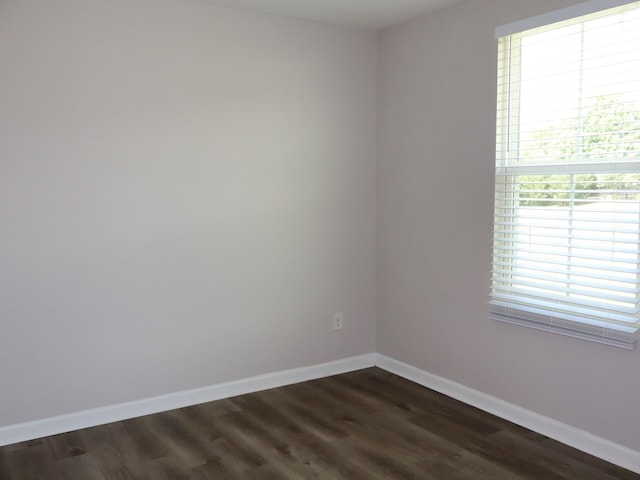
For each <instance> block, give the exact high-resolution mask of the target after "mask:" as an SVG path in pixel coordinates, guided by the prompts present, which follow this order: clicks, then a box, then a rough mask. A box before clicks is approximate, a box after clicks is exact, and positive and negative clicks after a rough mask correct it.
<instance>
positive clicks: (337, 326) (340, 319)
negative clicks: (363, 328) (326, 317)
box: [333, 312, 344, 330]
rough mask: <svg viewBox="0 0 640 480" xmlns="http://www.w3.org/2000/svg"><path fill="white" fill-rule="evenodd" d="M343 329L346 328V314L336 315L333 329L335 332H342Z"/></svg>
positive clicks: (334, 315)
mask: <svg viewBox="0 0 640 480" xmlns="http://www.w3.org/2000/svg"><path fill="white" fill-rule="evenodd" d="M342 327H344V314H343V313H342V312H340V313H334V314H333V329H334V330H342Z"/></svg>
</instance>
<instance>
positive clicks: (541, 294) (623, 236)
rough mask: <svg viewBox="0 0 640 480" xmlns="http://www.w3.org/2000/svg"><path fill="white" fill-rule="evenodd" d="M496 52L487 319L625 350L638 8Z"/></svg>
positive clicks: (632, 295)
mask: <svg viewBox="0 0 640 480" xmlns="http://www.w3.org/2000/svg"><path fill="white" fill-rule="evenodd" d="M606 3H607V2H605V4H606ZM608 3H611V2H610V1H609V2H608ZM615 3H620V2H615ZM585 5H586V7H588V9H590V11H591V10H594V9H595V8H594V6H595V5H597V2H594V1H592V2H587V4H585ZM585 5H583V7H584V6H585ZM581 8H582V7H578V8H577V11H580V12H581V13H582V10H584V8H582V10H581ZM567 14H568V10H567V9H564V10H562V11H559V15H560V18H568V15H567ZM549 18H558V15H555V16H554V15H550V16H549ZM535 21H536V22H539V21H540V18H537V19H536V20H535ZM524 24H527V22H526V21H525V22H524V23H521V24H520V25H524ZM514 25H516V26H517V25H518V24H512V25H511V26H507V27H506V28H502V29H500V28H499V29H498V30H497V32H498V34H500V33H501V32H502V33H504V32H506V31H509V30H513V26H514ZM498 51H499V59H498V105H497V137H496V190H495V218H494V250H493V274H492V290H491V300H490V305H491V310H490V311H491V317H492V318H494V319H497V320H501V321H506V322H510V323H516V324H520V325H524V326H529V327H534V328H539V329H542V330H549V331H553V332H556V333H561V334H565V335H571V336H575V337H579V338H585V339H589V340H593V341H597V342H601V343H606V344H611V345H615V346H619V347H623V348H629V349H631V348H634V347H635V345H636V343H637V342H636V337H635V335H633V334H634V333H635V332H637V331H638V329H639V328H640V321H639V320H640V2H633V3H628V4H625V5H622V6H617V7H615V8H609V9H606V10H601V11H595V12H593V13H588V14H586V15H581V16H579V17H576V18H568V19H565V20H562V21H560V22H556V23H553V24H550V25H542V26H539V27H537V28H532V29H528V30H525V31H515V32H509V34H504V35H502V36H500V37H499V38H498Z"/></svg>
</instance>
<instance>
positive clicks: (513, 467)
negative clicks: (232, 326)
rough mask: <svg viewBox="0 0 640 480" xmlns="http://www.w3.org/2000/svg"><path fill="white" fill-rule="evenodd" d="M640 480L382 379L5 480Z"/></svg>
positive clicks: (252, 399)
mask: <svg viewBox="0 0 640 480" xmlns="http://www.w3.org/2000/svg"><path fill="white" fill-rule="evenodd" d="M76 479H82V480H149V479H153V480H256V479H260V480H275V479H278V480H306V479H309V480H394V479H395V480H400V479H402V480H405V479H419V480H463V479H465V480H466V479H473V480H489V479H490V480H640V475H638V474H635V473H633V472H630V471H628V470H625V469H623V468H621V467H618V466H616V465H612V464H610V463H607V462H605V461H602V460H600V459H597V458H595V457H592V456H589V455H587V454H586V453H584V452H579V451H577V450H575V449H573V448H571V447H568V446H566V445H562V444H560V443H558V442H555V441H553V440H551V439H549V438H547V437H545V436H543V435H540V434H538V433H535V432H531V431H530V430H527V429H525V428H522V427H520V426H518V425H514V424H512V423H510V422H508V421H506V420H504V419H501V418H498V417H494V416H492V415H489V414H487V413H486V412H483V411H481V410H478V409H476V408H473V407H470V406H468V405H465V404H463V403H461V402H458V401H456V400H453V399H451V398H448V397H446V396H444V395H442V394H439V393H437V392H434V391H432V390H429V389H426V388H423V387H421V386H419V385H416V384H415V383H412V382H410V381H408V380H405V379H403V378H400V377H398V376H396V375H393V374H390V373H388V372H385V371H382V370H380V369H377V368H371V369H365V370H360V371H357V372H351V373H347V374H344V375H337V376H334V377H328V378H322V379H318V380H314V381H310V382H304V383H300V384H296V385H290V386H287V387H281V388H277V389H272V390H266V391H261V392H256V393H253V394H248V395H242V396H238V397H235V398H230V399H225V400H221V401H218V402H211V403H206V404H202V405H195V406H193V407H186V408H181V409H177V410H172V411H169V412H163V413H159V414H156V415H148V416H145V417H140V418H135V419H131V420H125V421H122V422H115V423H112V424H108V425H101V426H98V427H92V428H87V429H84V430H79V431H77V432H70V433H66V434H62V435H55V436H51V437H47V438H43V439H37V440H33V441H29V442H22V443H18V444H14V445H8V446H5V447H0V480H76Z"/></svg>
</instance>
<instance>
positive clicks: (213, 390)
mask: <svg viewBox="0 0 640 480" xmlns="http://www.w3.org/2000/svg"><path fill="white" fill-rule="evenodd" d="M375 359H376V354H375V353H371V354H367V355H360V356H357V357H349V358H345V359H342V360H336V361H333V362H329V363H323V364H319V365H312V366H310V367H302V368H294V369H291V370H284V371H281V372H275V373H268V374H265V375H258V376H255V377H250V378H245V379H242V380H236V381H233V382H227V383H221V384H218V385H212V386H208V387H203V388H196V389H193V390H185V391H182V392H176V393H170V394H168V395H162V396H159V397H153V398H147V399H143V400H138V401H134V402H128V403H121V404H118V405H110V406H107V407H100V408H94V409H91V410H85V411H81V412H76V413H71V414H68V415H60V416H57V417H51V418H45V419H42V420H35V421H32V422H26V423H20V424H17V425H9V426H6V427H0V446H2V445H10V444H12V443H18V442H23V441H25V440H33V439H36V438H41V437H47V436H49V435H57V434H59V433H65V432H70V431H72V430H79V429H81V428H88V427H95V426H97V425H103V424H105V423H111V422H117V421H120V420H126V419H129V418H135V417H141V416H143V415H150V414H152V413H158V412H164V411H167V410H173V409H176V408H182V407H187V406H190V405H197V404H199V403H205V402H212V401H214V400H220V399H223V398H229V397H235V396H237V395H244V394H246V393H253V392H258V391H260V390H266V389H269V388H276V387H282V386H285V385H291V384H294V383H299V382H305V381H307V380H314V379H316V378H323V377H328V376H331V375H338V374H341V373H347V372H352V371H355V370H361V369H363V368H368V367H373V366H374V365H375Z"/></svg>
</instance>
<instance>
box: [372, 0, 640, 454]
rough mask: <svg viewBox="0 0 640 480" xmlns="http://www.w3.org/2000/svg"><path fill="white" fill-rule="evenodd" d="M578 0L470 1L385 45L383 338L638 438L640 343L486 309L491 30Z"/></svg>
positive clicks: (405, 356)
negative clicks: (495, 317)
mask: <svg viewBox="0 0 640 480" xmlns="http://www.w3.org/2000/svg"><path fill="white" fill-rule="evenodd" d="M571 3H578V2H575V1H574V2H572V1H568V0H563V1H558V0H540V1H536V2H532V1H530V0H482V1H478V0H467V1H465V2H462V3H460V4H457V5H454V6H453V7H451V8H448V9H446V10H442V11H440V12H437V13H434V14H432V15H429V16H425V17H422V18H420V19H417V20H415V21H411V22H409V23H407V24H404V25H401V26H398V27H396V28H392V29H390V30H387V31H384V32H383V33H382V34H381V35H380V41H379V49H380V62H379V67H378V72H379V99H380V100H379V110H378V115H379V119H380V122H379V150H378V159H379V160H378V328H377V338H378V351H379V352H380V353H382V354H384V355H388V356H390V357H393V358H396V359H398V360H401V361H404V362H407V363H409V364H412V365H414V366H417V367H419V368H421V369H425V370H427V371H429V372H432V373H435V374H437V375H441V376H443V377H446V378H448V379H451V380H453V381H456V382H459V383H462V384H464V385H467V386H469V387H472V388H474V389H477V390H480V391H482V392H486V393H488V394H491V395H494V396H496V397H499V398H501V399H504V400H507V401H509V402H513V403H515V404H517V405H520V406H522V407H525V408H528V409H530V410H533V411H535V412H538V413H541V414H543V415H546V416H548V417H551V418H554V419H557V420H560V421H562V422H565V423H567V424H570V425H573V426H575V427H578V428H581V429H584V430H587V431H589V432H592V433H594V434H596V435H599V436H602V437H604V438H607V439H609V440H612V441H614V442H618V443H620V444H623V445H626V446H628V447H631V448H633V449H635V450H640V435H638V432H637V426H638V422H637V421H635V420H636V419H637V418H638V405H640V382H638V372H639V371H640V355H639V353H638V352H637V351H636V352H632V353H630V352H627V351H623V350H618V349H615V348H611V347H605V346H600V345H597V344H592V343H587V342H584V341H580V340H574V339H570V338H565V337H561V336H555V335H551V334H547V333H542V332H538V331H534V330H529V329H525V328H522V327H515V326H509V325H504V324H499V323H497V322H493V321H490V320H488V319H487V308H486V303H487V300H488V293H489V285H490V264H491V235H492V230H491V229H492V208H493V198H492V196H493V163H494V141H495V97H496V43H495V40H494V29H495V27H496V26H497V25H501V24H505V23H508V22H511V21H514V20H518V19H521V18H526V17H528V16H531V15H534V14H538V13H542V12H545V11H549V10H553V9H556V8H560V7H562V6H566V5H569V4H571Z"/></svg>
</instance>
